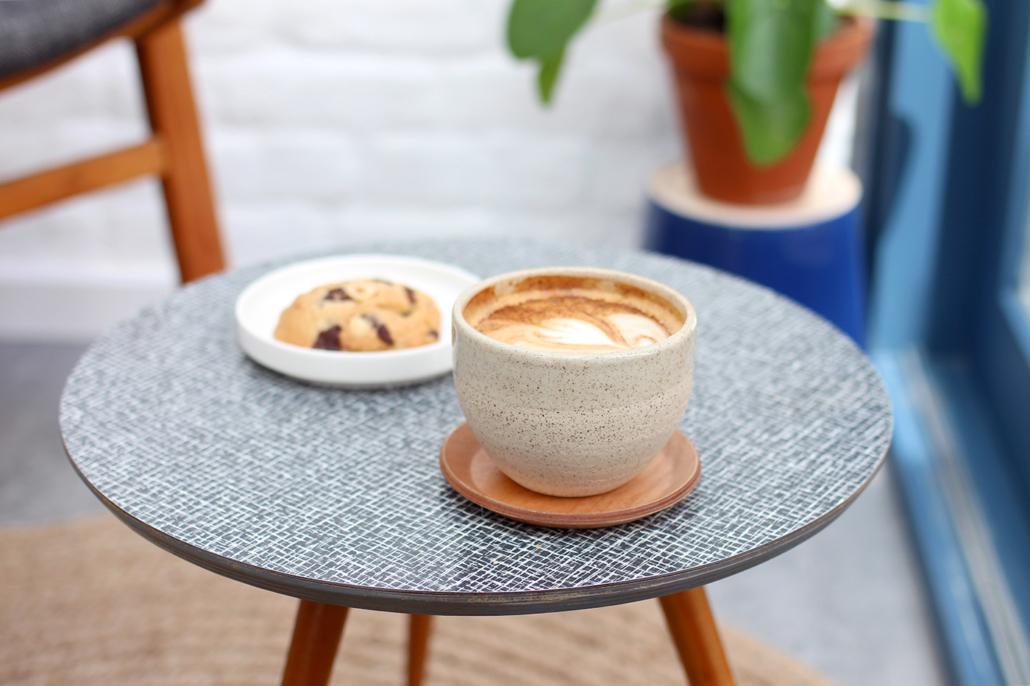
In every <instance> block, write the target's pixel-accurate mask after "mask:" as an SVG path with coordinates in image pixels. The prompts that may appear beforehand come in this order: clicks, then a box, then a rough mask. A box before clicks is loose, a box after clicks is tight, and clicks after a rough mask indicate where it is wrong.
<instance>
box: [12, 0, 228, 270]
mask: <svg viewBox="0 0 1030 686" xmlns="http://www.w3.org/2000/svg"><path fill="white" fill-rule="evenodd" d="M200 2H201V0H4V1H0V90H3V89H5V88H10V87H11V86H15V85H17V84H20V83H24V82H26V81H29V80H31V79H33V78H35V77H36V76H39V75H41V74H44V73H46V72H48V71H50V70H51V69H54V68H56V67H60V66H61V65H63V64H65V63H66V62H69V61H71V60H73V59H75V58H76V57H78V56H80V55H82V54H84V53H86V52H88V51H90V50H92V49H93V48H95V47H97V46H99V45H102V44H104V43H106V42H107V41H109V40H112V39H115V38H129V39H131V40H133V41H134V43H135V46H136V54H137V56H138V57H139V65H140V74H141V76H142V80H143V91H144V93H145V96H146V103H147V112H148V115H149V119H150V128H151V130H152V132H153V135H152V136H151V137H150V138H149V139H148V140H147V141H145V142H143V143H141V144H139V145H135V146H132V147H128V148H125V149H123V150H118V151H115V152H111V153H108V154H105V155H100V156H98V157H94V158H91V159H87V160H83V161H80V162H76V163H73V164H69V165H66V166H63V167H58V168H55V169H50V170H47V171H42V172H39V173H36V174H33V175H31V176H28V177H24V178H21V179H17V180H11V181H7V182H6V183H2V184H0V219H3V218H5V217H10V216H12V215H15V214H18V213H21V212H25V211H27V210H31V209H33V208H37V207H41V206H43V205H47V204H49V203H53V202H56V201H58V200H62V199H64V198H68V197H71V196H73V195H78V194H79V193H86V192H88V191H92V190H96V189H99V188H103V187H105V186H110V185H112V184H117V183H122V182H124V181H128V180H130V179H133V178H136V177H138V176H143V175H148V174H154V175H157V176H159V177H160V178H161V182H162V186H163V188H164V196H165V202H166V205H167V208H168V220H169V224H170V226H171V232H172V239H173V242H174V244H175V252H176V255H177V257H178V261H179V271H180V273H181V275H182V281H183V282H184V283H185V282H187V281H192V280H193V279H197V278H200V277H201V276H205V275H207V274H210V273H212V272H216V271H220V270H221V269H223V268H224V266H225V263H224V259H223V256H222V247H221V242H220V240H219V236H218V223H217V220H216V218H215V208H214V201H213V199H212V195H211V187H210V183H209V180H208V172H207V165H206V163H205V160H204V149H203V146H202V144H201V138H200V127H199V124H198V122H197V114H196V109H195V107H194V101H193V91H192V88H191V86H190V76H189V69H188V66H187V61H186V50H185V46H184V44H183V39H182V29H181V27H180V17H181V16H182V14H183V13H184V12H186V11H188V10H190V9H192V8H193V7H195V6H196V5H198V4H199V3H200Z"/></svg>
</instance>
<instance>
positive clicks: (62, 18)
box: [0, 0, 167, 77]
mask: <svg viewBox="0 0 1030 686" xmlns="http://www.w3.org/2000/svg"><path fill="white" fill-rule="evenodd" d="M166 1H167V0H0V77H4V76H9V75H12V74H16V73H18V72H20V71H24V70H26V69H31V68H33V67H38V66H40V65H43V64H46V63H47V62H49V61H51V60H55V59H59V58H60V57H62V56H63V55H66V54H67V53H69V52H73V51H74V50H76V49H78V48H81V47H83V46H84V45H87V44H89V43H90V42H92V41H94V40H96V39H98V38H100V37H102V36H103V35H105V34H107V33H109V32H111V31H113V30H115V29H117V28H118V27H119V26H121V25H122V24H124V23H126V22H128V21H130V20H131V19H133V18H135V17H136V16H138V15H140V14H142V13H143V12H145V11H146V10H148V9H150V8H151V7H154V6H155V5H159V4H161V3H162V2H166Z"/></svg>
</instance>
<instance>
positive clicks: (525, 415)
mask: <svg viewBox="0 0 1030 686" xmlns="http://www.w3.org/2000/svg"><path fill="white" fill-rule="evenodd" d="M541 275H555V276H571V277H584V278H588V279H600V280H602V281H609V282H613V283H614V284H625V285H628V286H631V287H635V288H639V289H641V290H643V291H645V292H646V293H648V294H651V296H653V297H656V298H658V299H659V302H661V301H664V303H666V304H667V305H668V306H669V307H670V308H671V309H673V310H675V311H677V312H679V314H680V315H681V316H682V317H683V319H684V323H683V325H682V326H681V327H680V328H679V330H677V331H675V332H673V334H672V335H671V336H670V337H669V338H666V339H664V340H662V341H659V342H658V343H654V344H651V345H646V346H643V347H640V348H635V349H631V350H622V351H617V352H606V353H587V354H569V353H559V352H551V351H541V350H533V349H527V348H521V347H517V346H514V345H510V344H508V343H502V342H500V341H497V340H494V339H493V338H489V337H488V336H486V335H484V334H482V333H480V332H479V331H477V330H476V329H474V328H473V327H472V326H471V325H470V324H469V323H468V321H467V320H466V319H465V316H464V314H465V311H466V308H468V306H469V303H470V302H471V301H473V299H474V298H477V297H478V298H480V299H482V298H484V297H486V298H489V297H492V295H493V294H494V293H502V292H508V291H510V290H514V289H517V288H518V284H519V283H521V282H523V281H525V280H526V279H528V278H530V277H538V276H541ZM696 328H697V315H696V314H695V312H694V308H693V307H692V306H691V304H690V302H689V301H688V300H687V299H686V298H685V297H683V296H682V295H680V294H679V293H677V292H676V291H674V290H673V289H671V288H668V287H667V286H663V285H662V284H660V283H657V282H655V281H651V280H649V279H645V278H642V277H639V276H634V275H632V274H626V273H623V272H616V271H610V270H604V269H589V268H580V267H555V268H546V269H534V270H527V271H521V272H512V273H509V274H502V275H501V276H495V277H493V278H491V279H487V280H485V281H481V282H480V283H478V284H476V285H474V286H471V287H469V288H468V289H467V290H465V291H464V292H463V293H462V294H461V295H459V296H458V299H457V301H456V302H455V304H454V315H453V328H452V336H453V341H454V386H455V388H456V389H457V391H458V402H459V403H461V409H462V411H463V412H464V413H465V419H466V420H467V421H468V423H469V426H470V427H471V428H472V432H473V433H474V434H475V436H476V439H478V441H479V443H480V445H481V446H482V447H483V449H484V450H486V452H487V454H489V455H490V457H492V458H493V459H494V461H495V462H496V463H497V466H498V467H499V468H500V469H501V470H502V471H503V472H504V473H505V474H507V475H508V476H509V477H511V478H512V479H513V480H515V481H516V482H518V483H519V484H521V485H523V486H525V487H526V488H528V489H530V490H533V491H537V492H539V493H545V494H548V495H556V496H566V497H578V496H588V495H596V494H599V493H606V492H608V491H610V490H612V489H615V488H618V487H619V486H621V485H622V484H624V483H626V482H627V481H629V480H630V479H632V478H633V477H634V476H636V475H637V474H639V473H640V472H641V471H642V470H643V469H644V468H645V467H646V466H647V465H648V464H649V463H650V462H651V460H652V459H654V457H655V456H656V455H657V454H658V453H659V451H660V450H661V449H662V447H663V446H664V445H665V443H666V442H667V441H668V440H669V438H670V437H671V436H672V434H673V432H674V431H675V430H676V427H677V426H678V425H679V423H680V421H681V420H682V419H683V413H684V412H685V411H686V409H687V402H688V401H689V399H690V387H691V383H692V381H693V378H694V334H695V330H696Z"/></svg>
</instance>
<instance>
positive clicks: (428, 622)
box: [408, 615, 433, 686]
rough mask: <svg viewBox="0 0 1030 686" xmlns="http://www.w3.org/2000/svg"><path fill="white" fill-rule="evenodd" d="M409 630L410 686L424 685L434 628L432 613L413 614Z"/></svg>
mask: <svg viewBox="0 0 1030 686" xmlns="http://www.w3.org/2000/svg"><path fill="white" fill-rule="evenodd" d="M410 620H411V623H410V625H409V630H408V686H422V677H423V676H424V675H425V672H426V656H427V655H428V654H429V650H428V648H429V636H430V634H431V633H432V630H433V617H432V615H411V616H410Z"/></svg>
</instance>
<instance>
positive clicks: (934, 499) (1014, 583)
mask: <svg viewBox="0 0 1030 686" xmlns="http://www.w3.org/2000/svg"><path fill="white" fill-rule="evenodd" d="M986 2H987V5H988V8H989V13H990V27H989V36H988V50H987V55H986V58H985V65H984V73H985V84H984V101H983V102H982V103H981V105H980V106H978V107H976V108H967V107H965V106H964V105H962V104H961V102H960V100H959V99H958V97H957V90H956V88H955V85H954V83H953V81H952V79H951V77H950V75H949V73H948V71H947V68H946V66H945V64H944V62H943V59H942V58H941V57H940V56H939V54H938V53H937V51H936V50H935V48H934V46H933V45H932V44H931V42H930V39H929V37H928V36H927V31H926V28H925V27H924V26H919V25H909V24H898V25H894V26H893V27H891V29H890V30H889V31H887V32H884V33H883V34H882V35H881V45H880V46H879V55H880V56H881V57H882V58H884V63H883V64H882V65H881V74H882V76H883V78H882V80H881V83H882V90H881V93H880V103H881V106H880V107H879V108H878V109H879V113H878V114H879V122H878V129H879V133H878V135H877V136H876V138H875V140H874V148H873V151H872V155H871V159H872V160H873V165H872V168H871V169H870V180H869V181H870V182H869V183H868V187H869V188H870V195H871V197H870V205H869V210H870V211H869V212H868V215H867V216H868V222H869V223H868V227H867V230H868V233H869V235H870V236H871V237H875V239H876V240H875V246H874V249H873V250H872V251H871V252H872V254H873V259H874V264H873V268H872V274H873V280H872V293H871V298H870V304H871V310H870V322H869V347H870V351H871V354H872V355H873V357H874V359H875V360H876V362H877V364H878V365H879V367H880V369H881V372H882V373H883V375H884V378H885V380H886V381H887V383H888V386H889V387H890V389H891V395H892V400H893V402H894V405H895V413H896V426H897V429H896V434H895V442H894V447H893V448H892V459H893V463H894V465H895V468H896V470H897V473H898V475H899V477H900V478H899V482H900V484H901V486H902V490H903V495H904V496H905V500H906V503H907V506H908V510H909V513H910V519H911V522H912V528H913V532H914V534H915V539H916V542H917V544H918V546H919V548H920V552H921V554H922V559H923V563H924V570H925V572H926V578H927V581H928V588H929V589H930V593H931V596H932V598H933V600H934V605H935V608H936V611H937V617H938V619H939V625H940V629H941V638H942V642H943V644H944V646H945V648H946V654H947V657H948V662H949V665H950V667H951V673H952V676H953V680H954V681H955V683H956V684H959V685H961V686H991V685H993V684H1006V683H1009V684H1018V683H1027V684H1030V648H1028V646H1027V643H1028V640H1027V634H1028V631H1027V626H1028V623H1030V325H1028V324H1027V317H1026V313H1025V312H1024V311H1023V310H1022V309H1021V308H1020V306H1019V304H1018V302H1017V301H1016V297H1015V290H1014V289H1015V285H1016V268H1017V255H1018V254H1019V253H1020V251H1021V249H1022V247H1021V243H1022V241H1023V239H1024V226H1025V224H1026V221H1027V191H1028V189H1030V69H1028V68H1027V59H1028V54H1027V47H1026V46H1027V39H1028V36H1030V3H1027V2H1025V0H986Z"/></svg>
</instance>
